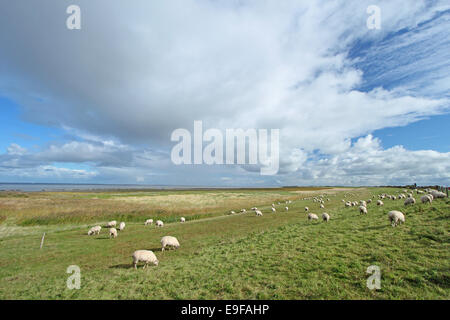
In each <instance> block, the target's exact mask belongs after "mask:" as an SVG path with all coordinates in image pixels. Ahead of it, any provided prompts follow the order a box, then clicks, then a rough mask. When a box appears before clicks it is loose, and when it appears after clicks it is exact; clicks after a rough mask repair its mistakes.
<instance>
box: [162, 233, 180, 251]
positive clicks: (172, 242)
mask: <svg viewBox="0 0 450 320" xmlns="http://www.w3.org/2000/svg"><path fill="white" fill-rule="evenodd" d="M161 247H162V248H161V251H164V249H165V248H166V247H172V248H174V249H178V248H179V247H180V243H179V242H178V240H177V238H175V237H172V236H164V237H162V238H161Z"/></svg>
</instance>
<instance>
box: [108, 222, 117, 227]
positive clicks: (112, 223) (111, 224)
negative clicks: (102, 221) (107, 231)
mask: <svg viewBox="0 0 450 320" xmlns="http://www.w3.org/2000/svg"><path fill="white" fill-rule="evenodd" d="M116 225H117V221H116V220H113V221H110V222H108V224H107V226H108V227H110V228H112V227H115V226H116Z"/></svg>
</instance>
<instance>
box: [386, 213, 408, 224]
mask: <svg viewBox="0 0 450 320" xmlns="http://www.w3.org/2000/svg"><path fill="white" fill-rule="evenodd" d="M388 217H389V221H390V222H391V224H392V226H393V227H395V226H397V225H399V224H400V223H404V222H405V216H404V215H403V213H401V212H400V211H397V210H392V211H389V213H388Z"/></svg>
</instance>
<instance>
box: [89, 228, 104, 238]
mask: <svg viewBox="0 0 450 320" xmlns="http://www.w3.org/2000/svg"><path fill="white" fill-rule="evenodd" d="M100 230H102V227H101V226H95V227H92V228H91V229H90V230H89V231H88V235H89V236H91V235H93V234H100Z"/></svg>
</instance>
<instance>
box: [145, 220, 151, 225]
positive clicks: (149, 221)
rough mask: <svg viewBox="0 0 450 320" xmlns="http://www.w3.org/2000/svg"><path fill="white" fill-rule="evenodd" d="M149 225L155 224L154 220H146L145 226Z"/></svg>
mask: <svg viewBox="0 0 450 320" xmlns="http://www.w3.org/2000/svg"><path fill="white" fill-rule="evenodd" d="M148 224H153V219H147V220H145V225H148Z"/></svg>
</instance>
